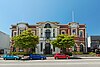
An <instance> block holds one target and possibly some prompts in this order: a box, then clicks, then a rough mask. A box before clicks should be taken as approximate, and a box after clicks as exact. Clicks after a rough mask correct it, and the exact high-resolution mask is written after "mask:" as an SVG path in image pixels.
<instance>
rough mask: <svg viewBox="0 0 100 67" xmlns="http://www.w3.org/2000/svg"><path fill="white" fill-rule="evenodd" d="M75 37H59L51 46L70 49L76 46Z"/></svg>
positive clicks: (63, 35) (62, 35)
mask: <svg viewBox="0 0 100 67" xmlns="http://www.w3.org/2000/svg"><path fill="white" fill-rule="evenodd" d="M74 43H75V42H74V36H69V35H65V34H61V35H58V36H57V37H56V39H55V40H53V41H52V42H51V44H52V45H53V46H55V47H58V48H70V47H72V46H74Z"/></svg>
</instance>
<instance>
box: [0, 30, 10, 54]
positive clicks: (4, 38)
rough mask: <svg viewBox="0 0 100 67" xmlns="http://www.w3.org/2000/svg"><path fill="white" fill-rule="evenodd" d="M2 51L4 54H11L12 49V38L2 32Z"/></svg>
mask: <svg viewBox="0 0 100 67" xmlns="http://www.w3.org/2000/svg"><path fill="white" fill-rule="evenodd" d="M0 49H3V50H4V53H9V51H10V50H9V49H10V36H9V35H7V34H5V33H3V32H1V31H0Z"/></svg>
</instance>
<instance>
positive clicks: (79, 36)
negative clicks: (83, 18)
mask: <svg viewBox="0 0 100 67" xmlns="http://www.w3.org/2000/svg"><path fill="white" fill-rule="evenodd" d="M28 28H31V29H32V32H33V33H34V35H37V36H39V44H37V47H36V48H35V49H34V51H35V52H36V53H38V54H55V53H56V52H60V49H59V48H57V47H53V45H51V44H50V41H52V40H54V39H56V37H57V36H58V35H59V34H68V35H74V36H75V38H74V40H75V46H74V47H73V48H72V51H80V52H85V51H86V25H85V24H79V23H77V22H70V23H68V24H59V22H50V21H46V22H38V23H36V24H34V25H29V24H28V23H23V22H20V23H17V24H16V25H11V37H13V36H16V35H20V34H21V33H22V32H23V31H24V30H27V29H28ZM12 44H13V41H12ZM12 44H11V51H17V52H20V51H23V50H22V49H20V48H14V46H13V45H12Z"/></svg>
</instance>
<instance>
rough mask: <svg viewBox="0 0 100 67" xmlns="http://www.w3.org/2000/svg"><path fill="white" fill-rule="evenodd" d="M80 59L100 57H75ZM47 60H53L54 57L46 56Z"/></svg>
mask: <svg viewBox="0 0 100 67" xmlns="http://www.w3.org/2000/svg"><path fill="white" fill-rule="evenodd" d="M76 58H81V59H100V57H76ZM47 60H55V59H54V57H47Z"/></svg>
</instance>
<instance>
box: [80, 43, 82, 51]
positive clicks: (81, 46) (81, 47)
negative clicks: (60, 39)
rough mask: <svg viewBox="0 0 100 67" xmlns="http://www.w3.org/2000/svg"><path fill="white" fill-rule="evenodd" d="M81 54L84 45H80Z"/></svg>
mask: <svg viewBox="0 0 100 67" xmlns="http://www.w3.org/2000/svg"><path fill="white" fill-rule="evenodd" d="M80 52H83V45H82V44H81V45H80Z"/></svg>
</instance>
